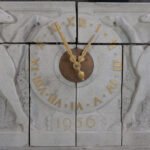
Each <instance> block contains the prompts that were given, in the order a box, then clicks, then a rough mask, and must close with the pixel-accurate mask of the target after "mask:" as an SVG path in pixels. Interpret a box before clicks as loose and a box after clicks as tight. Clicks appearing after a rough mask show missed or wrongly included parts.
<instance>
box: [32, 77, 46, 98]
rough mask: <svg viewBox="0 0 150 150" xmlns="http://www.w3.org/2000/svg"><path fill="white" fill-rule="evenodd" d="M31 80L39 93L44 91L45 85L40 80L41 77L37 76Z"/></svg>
mask: <svg viewBox="0 0 150 150" xmlns="http://www.w3.org/2000/svg"><path fill="white" fill-rule="evenodd" d="M32 80H33V83H34V85H35V87H36V88H37V90H38V91H39V92H40V94H41V95H43V94H44V93H45V92H46V86H45V84H44V81H43V80H42V77H41V76H37V77H35V78H33V79H32Z"/></svg>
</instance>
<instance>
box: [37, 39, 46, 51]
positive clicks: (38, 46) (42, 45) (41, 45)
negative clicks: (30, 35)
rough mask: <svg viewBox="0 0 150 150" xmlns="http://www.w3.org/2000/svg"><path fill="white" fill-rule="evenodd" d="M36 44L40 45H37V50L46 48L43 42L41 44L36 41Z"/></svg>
mask: <svg viewBox="0 0 150 150" xmlns="http://www.w3.org/2000/svg"><path fill="white" fill-rule="evenodd" d="M35 42H36V43H38V44H36V47H37V48H40V49H43V48H44V46H45V45H44V44H43V43H42V42H40V40H36V41H35Z"/></svg>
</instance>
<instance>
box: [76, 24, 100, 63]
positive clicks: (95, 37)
mask: <svg viewBox="0 0 150 150" xmlns="http://www.w3.org/2000/svg"><path fill="white" fill-rule="evenodd" d="M99 31H100V24H99V25H98V26H97V28H96V30H95V32H94V34H93V35H92V36H91V38H90V40H89V42H88V44H87V45H86V46H85V47H84V49H83V51H82V54H81V56H79V57H78V61H79V63H81V62H83V61H84V60H85V56H86V54H87V52H88V50H89V48H90V47H91V44H92V43H93V42H94V40H96V39H97V36H98V32H99Z"/></svg>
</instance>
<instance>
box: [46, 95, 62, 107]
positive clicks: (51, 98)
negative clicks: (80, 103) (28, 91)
mask: <svg viewBox="0 0 150 150" xmlns="http://www.w3.org/2000/svg"><path fill="white" fill-rule="evenodd" d="M48 101H49V103H50V104H53V105H55V106H58V107H61V99H59V98H58V97H57V96H55V95H51V96H49V98H48Z"/></svg>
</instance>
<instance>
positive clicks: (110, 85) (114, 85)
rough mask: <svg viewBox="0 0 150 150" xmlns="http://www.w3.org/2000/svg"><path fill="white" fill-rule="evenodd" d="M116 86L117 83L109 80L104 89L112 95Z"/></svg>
mask: <svg viewBox="0 0 150 150" xmlns="http://www.w3.org/2000/svg"><path fill="white" fill-rule="evenodd" d="M117 86H118V83H117V81H116V80H110V81H109V83H108V85H107V86H106V88H107V90H108V92H109V93H110V94H112V93H113V90H115V89H116V88H117Z"/></svg>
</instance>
